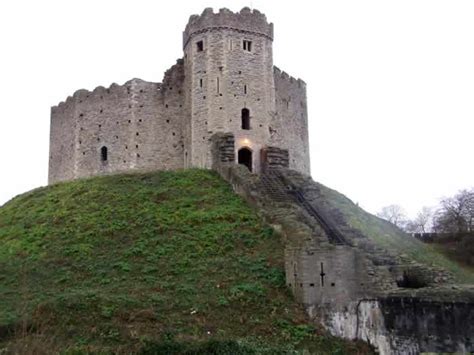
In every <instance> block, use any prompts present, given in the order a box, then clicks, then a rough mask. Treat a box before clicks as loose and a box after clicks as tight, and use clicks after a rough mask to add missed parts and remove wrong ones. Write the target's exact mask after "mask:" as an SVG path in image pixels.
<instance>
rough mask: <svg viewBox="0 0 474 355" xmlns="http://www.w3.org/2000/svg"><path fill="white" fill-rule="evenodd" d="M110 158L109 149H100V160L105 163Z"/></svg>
mask: <svg viewBox="0 0 474 355" xmlns="http://www.w3.org/2000/svg"><path fill="white" fill-rule="evenodd" d="M107 158H108V152H107V147H102V148H100V159H101V160H102V161H103V162H105V161H107Z"/></svg>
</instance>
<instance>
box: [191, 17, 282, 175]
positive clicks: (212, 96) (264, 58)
mask: <svg viewBox="0 0 474 355" xmlns="http://www.w3.org/2000/svg"><path fill="white" fill-rule="evenodd" d="M272 41H273V24H271V23H270V24H269V23H268V22H267V20H266V18H265V15H263V14H261V13H260V12H258V11H253V12H251V11H250V9H248V8H244V9H243V10H242V11H240V13H233V12H231V11H229V10H227V9H221V10H220V11H219V12H218V13H216V14H214V13H213V11H212V9H206V10H204V12H203V13H202V15H201V16H196V15H194V16H191V18H190V20H189V22H188V25H187V26H186V29H185V31H184V33H183V47H184V67H185V72H186V74H187V78H188V80H189V82H187V86H189V93H190V95H189V105H190V107H191V139H190V142H189V143H190V144H189V147H190V148H188V149H189V150H188V151H189V155H190V157H189V158H190V162H191V165H192V166H198V167H210V166H211V165H210V164H211V161H210V149H209V137H210V135H212V134H213V133H215V132H233V133H234V135H235V145H236V150H237V152H239V150H241V149H242V148H245V149H248V150H249V151H250V153H251V154H252V160H251V161H252V170H254V171H256V170H258V166H259V164H260V162H259V159H260V156H259V154H258V152H260V150H261V148H262V147H263V145H265V143H267V142H269V141H270V131H269V126H270V121H271V118H272V113H273V112H275V84H274V80H273V56H272ZM237 154H238V153H237Z"/></svg>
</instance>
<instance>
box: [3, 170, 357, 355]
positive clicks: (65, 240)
mask: <svg viewBox="0 0 474 355" xmlns="http://www.w3.org/2000/svg"><path fill="white" fill-rule="evenodd" d="M283 265H284V260H283V245H282V243H281V241H280V240H279V238H278V237H277V236H276V235H274V234H273V233H272V230H271V229H270V228H269V227H267V226H265V225H263V224H262V222H261V220H260V219H259V218H258V216H257V215H256V214H255V212H254V211H252V210H251V209H250V208H249V207H248V206H247V205H246V204H245V203H244V202H243V200H241V199H240V198H239V197H238V196H236V195H235V194H234V193H233V192H232V190H231V189H230V187H229V186H228V185H227V184H226V183H225V182H223V181H222V180H221V179H220V178H219V177H218V176H217V175H216V174H214V173H212V172H209V171H203V170H187V171H181V172H158V173H150V174H137V175H119V176H108V177H99V178H93V179H88V180H79V181H74V182H69V183H62V184H58V185H54V186H50V187H46V188H41V189H37V190H34V191H32V192H29V193H26V194H24V195H21V196H19V197H16V198H15V199H13V200H12V201H10V202H9V203H7V204H5V205H4V206H3V207H1V208H0V270H1V272H0V352H2V351H1V349H2V347H6V346H8V348H9V349H10V351H12V352H17V353H24V352H25V349H28V351H30V352H31V351H32V349H33V353H38V354H40V353H42V352H44V353H53V352H55V351H66V352H67V353H80V352H101V353H103V352H105V353H107V352H114V353H143V354H160V353H163V354H174V353H175V354H184V353H187V354H198V353H199V354H204V353H215V354H239V353H240V354H257V353H270V354H275V353H289V352H292V351H293V350H295V349H303V348H305V349H310V350H311V351H312V352H315V353H341V354H342V353H344V354H345V353H358V352H363V351H365V350H366V349H362V350H360V348H358V345H354V344H352V343H348V342H343V341H340V340H338V339H335V338H331V337H327V336H326V335H324V334H323V333H322V332H321V331H319V330H317V329H315V328H314V327H313V326H311V325H310V324H309V323H307V321H306V319H305V315H304V312H303V310H302V309H301V308H300V307H299V306H297V305H296V303H295V302H294V301H293V300H292V297H291V296H290V294H289V292H288V291H287V289H286V288H285V282H284V270H283Z"/></svg>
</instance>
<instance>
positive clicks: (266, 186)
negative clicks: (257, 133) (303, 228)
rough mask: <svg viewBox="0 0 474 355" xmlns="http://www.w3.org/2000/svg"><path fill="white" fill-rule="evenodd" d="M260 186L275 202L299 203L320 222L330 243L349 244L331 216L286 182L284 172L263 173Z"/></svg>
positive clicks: (275, 170) (265, 194)
mask: <svg viewBox="0 0 474 355" xmlns="http://www.w3.org/2000/svg"><path fill="white" fill-rule="evenodd" d="M259 188H260V189H261V191H262V192H263V194H264V196H265V197H267V198H268V199H270V200H272V201H274V202H280V203H294V204H297V205H298V206H299V207H300V208H302V209H303V210H304V211H306V212H307V214H308V215H309V216H310V217H311V218H313V219H314V220H316V221H317V222H318V224H319V225H320V226H321V228H323V230H324V231H325V232H326V234H327V236H328V239H329V242H330V243H332V244H335V245H349V243H348V242H347V241H346V240H345V238H344V236H343V235H342V234H341V233H340V232H339V231H338V230H337V228H336V227H335V226H334V225H333V224H332V223H331V222H330V220H329V218H327V217H326V216H324V214H323V213H322V211H320V210H319V209H318V207H317V206H315V205H314V204H312V203H310V202H309V201H308V200H307V199H306V198H305V196H304V193H303V192H302V191H300V190H298V189H295V188H294V187H293V186H292V185H291V184H288V183H286V182H285V180H284V179H283V176H282V174H281V173H280V172H279V171H278V170H277V169H274V170H270V171H267V172H265V173H263V174H261V176H260V182H259Z"/></svg>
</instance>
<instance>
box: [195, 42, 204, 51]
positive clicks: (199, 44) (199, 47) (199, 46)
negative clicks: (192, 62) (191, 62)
mask: <svg viewBox="0 0 474 355" xmlns="http://www.w3.org/2000/svg"><path fill="white" fill-rule="evenodd" d="M196 49H197V51H198V52H202V51H203V50H204V42H203V41H198V42H196Z"/></svg>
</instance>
